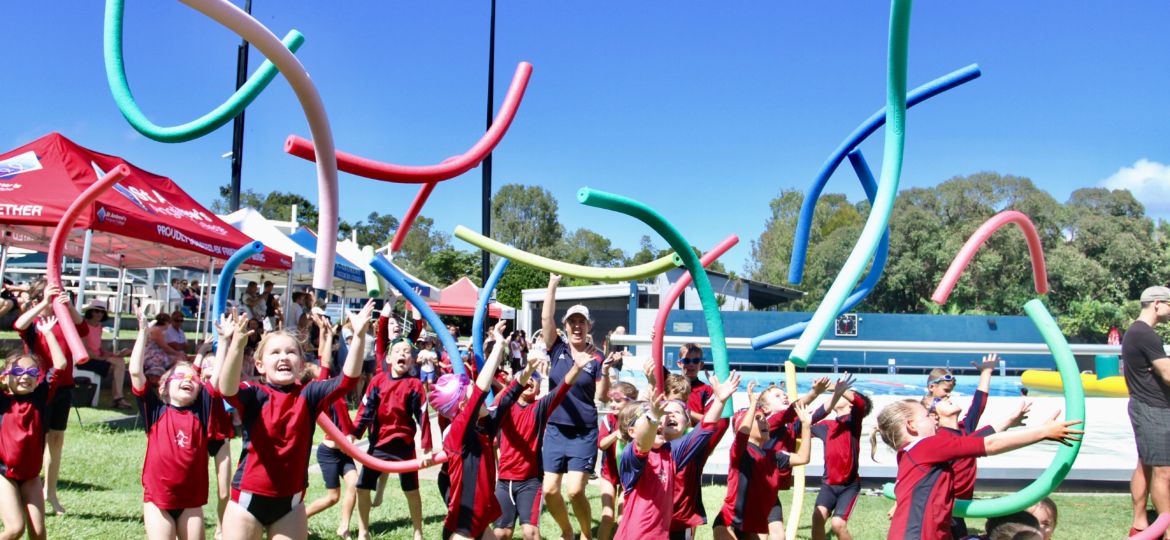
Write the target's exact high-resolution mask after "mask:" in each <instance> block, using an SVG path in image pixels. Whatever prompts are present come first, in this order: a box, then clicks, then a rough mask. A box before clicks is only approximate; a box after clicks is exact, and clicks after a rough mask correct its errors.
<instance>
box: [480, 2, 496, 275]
mask: <svg viewBox="0 0 1170 540" xmlns="http://www.w3.org/2000/svg"><path fill="white" fill-rule="evenodd" d="M495 75H496V0H492V15H491V22H490V30H489V32H488V83H487V129H491V127H492V111H493V110H494V109H495V103H494V101H495V100H494V99H493V97H492V90H493V87H494V86H495ZM481 170H482V174H483V197H482V200H483V207H482V209H481V211H482V213H483V224H482V226H483V227H482V228H483V235H484V236H491V235H492V155H491V154H488V155H487V157H486V158H484V159H483V167H482V169H481ZM480 253H481V254H482V257H483V258H482V260H481V261H480V263H481V265H480V283H487V281H488V274H489V273H490V272H491V265H492V261H491V254H489V253H488V252H487V251H481V252H480Z"/></svg>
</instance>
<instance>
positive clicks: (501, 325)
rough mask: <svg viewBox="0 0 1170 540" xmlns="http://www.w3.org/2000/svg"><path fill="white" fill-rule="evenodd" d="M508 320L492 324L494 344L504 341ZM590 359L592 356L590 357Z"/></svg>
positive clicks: (500, 343) (497, 344) (499, 344)
mask: <svg viewBox="0 0 1170 540" xmlns="http://www.w3.org/2000/svg"><path fill="white" fill-rule="evenodd" d="M507 326H508V321H506V320H504V319H500V320H499V322H497V323H496V324H495V326H492V339H494V340H496V346H497V347H499V346H501V345H503V343H504V329H505V328H507ZM590 360H592V358H590Z"/></svg>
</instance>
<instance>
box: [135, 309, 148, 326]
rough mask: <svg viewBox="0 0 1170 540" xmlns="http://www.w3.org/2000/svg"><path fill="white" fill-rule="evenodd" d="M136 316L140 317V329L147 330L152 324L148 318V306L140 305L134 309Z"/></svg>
mask: <svg viewBox="0 0 1170 540" xmlns="http://www.w3.org/2000/svg"><path fill="white" fill-rule="evenodd" d="M134 316H135V317H137V318H138V329H139V330H145V329H146V327H147V326H149V325H150V320H149V319H147V318H146V306H138V309H136V310H134Z"/></svg>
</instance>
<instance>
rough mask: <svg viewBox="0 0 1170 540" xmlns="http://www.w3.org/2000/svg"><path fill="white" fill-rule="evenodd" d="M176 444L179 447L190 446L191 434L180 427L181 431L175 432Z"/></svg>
mask: <svg viewBox="0 0 1170 540" xmlns="http://www.w3.org/2000/svg"><path fill="white" fill-rule="evenodd" d="M175 445H176V446H178V447H179V448H187V447H188V446H191V436H190V435H187V434H186V433H183V430H181V429H180V430H179V432H178V433H176V434H175Z"/></svg>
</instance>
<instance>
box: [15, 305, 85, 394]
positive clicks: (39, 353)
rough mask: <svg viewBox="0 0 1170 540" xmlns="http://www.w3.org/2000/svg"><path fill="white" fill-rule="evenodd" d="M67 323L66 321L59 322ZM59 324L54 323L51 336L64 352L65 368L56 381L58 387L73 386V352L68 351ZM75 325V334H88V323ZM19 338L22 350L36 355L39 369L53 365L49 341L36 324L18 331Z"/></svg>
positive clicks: (45, 368)
mask: <svg viewBox="0 0 1170 540" xmlns="http://www.w3.org/2000/svg"><path fill="white" fill-rule="evenodd" d="M61 324H67V323H61ZM61 324H54V325H53V329H52V330H51V331H52V332H53V336H54V337H56V338H57V343H58V344H59V345H61V350H62V351H63V352H64V353H65V361H66V362H67V363H66V364H65V369H63V370H61V373H59V374H58V375H57V376H58V377H60V379H61V380H60V381H58V382H57V387H58V388H73V353H72V352H70V351H69V345H68V344H67V343H66V342H65V332H64V331H63V330H61ZM74 326H76V327H77V335H78V336H81V337H82V338H85V336H87V335H89V325H88V324H85V321H81V323H80V324H77V325H74ZM20 339H21V341H22V342H24V352H26V353H29V354H33V355H36V357H37V362H38V366H39V367H40V368H41V371H46V370H48V369H49V368H51V367H53V355H52V353H51V352H49V343H48V342H47V341H45V336H42V335H41V333H40V332H39V331H37V327H36V325H29V327H28V328H25V329H24V330H21V331H20Z"/></svg>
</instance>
